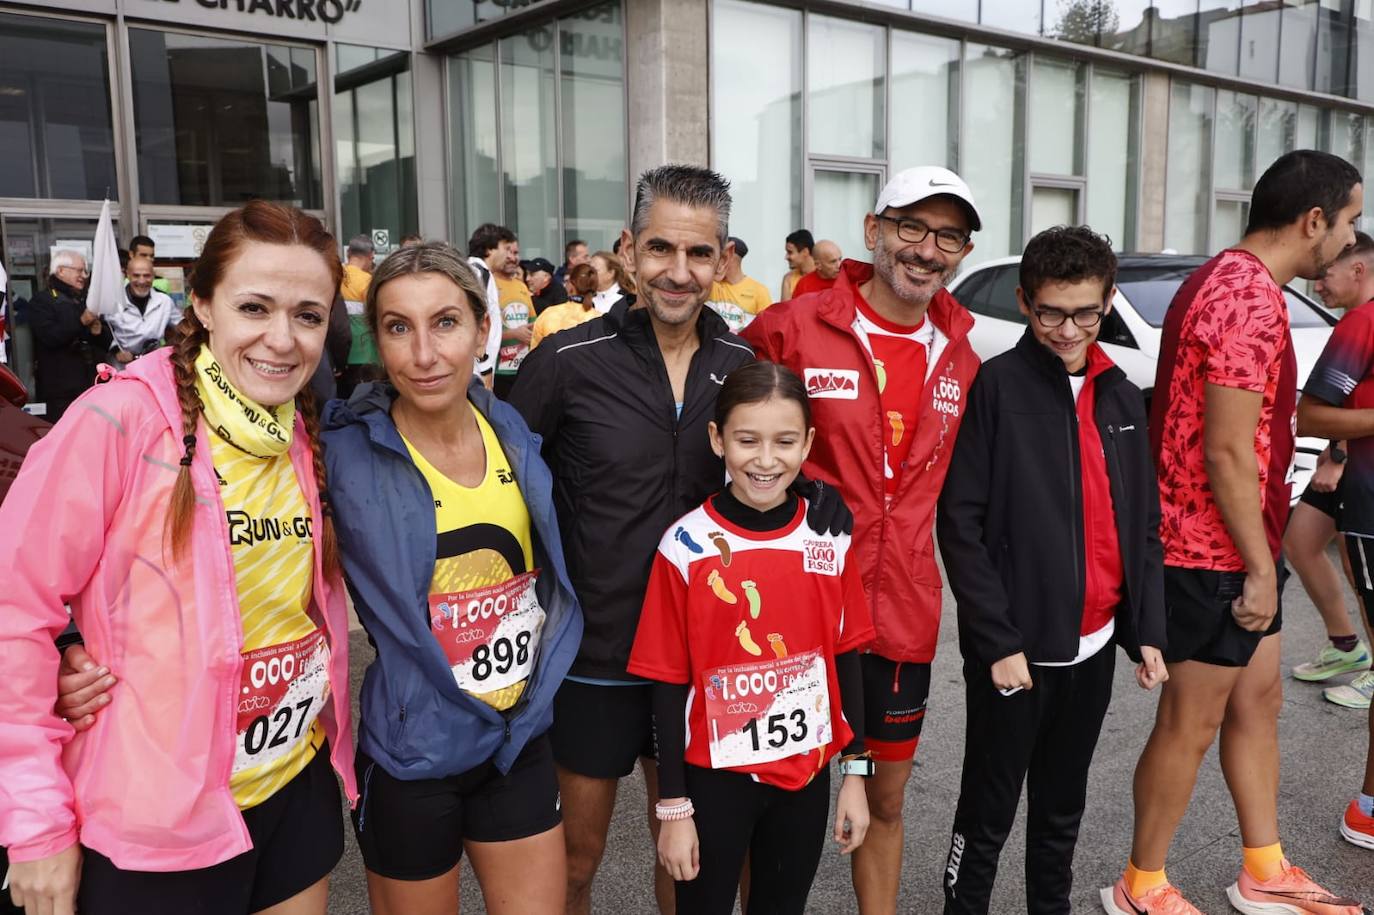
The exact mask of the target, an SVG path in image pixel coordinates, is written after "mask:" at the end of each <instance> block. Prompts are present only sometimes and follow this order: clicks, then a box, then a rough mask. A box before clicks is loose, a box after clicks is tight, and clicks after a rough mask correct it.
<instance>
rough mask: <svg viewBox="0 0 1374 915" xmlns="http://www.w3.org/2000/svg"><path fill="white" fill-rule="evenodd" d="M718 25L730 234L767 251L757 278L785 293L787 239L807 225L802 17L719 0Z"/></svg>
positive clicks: (720, 139) (721, 151)
mask: <svg viewBox="0 0 1374 915" xmlns="http://www.w3.org/2000/svg"><path fill="white" fill-rule="evenodd" d="M711 19H712V41H713V42H714V55H713V62H714V67H713V68H712V73H711V80H712V83H713V89H714V97H715V104H716V112H715V123H716V125H717V128H716V129H715V130H714V131H712V161H713V162H714V163H715V164H716V168H717V169H718V170H719V171H720V172H721V173H722V174H724V175H725V176H726V177H728V178H729V179H730V181H731V183H732V186H733V196H734V207H733V209H732V211H731V217H730V227H731V231H733V232H734V233H735V234H736V235H738V236H739V237H741V238H743V239H744V240H745V241H746V242H747V243H748V244H749V246H750V250H751V251H760V252H766V253H765V254H763V255H762V256H758V257H751V258H750V259H749V273H750V275H751V276H753V277H755V278H756V279H758V280H759V281H760V282H761V283H764V284H765V285H767V286H768V288H769V289H772V290H779V289H780V287H781V285H782V275H783V274H784V273H786V272H787V263H786V261H784V260H783V258H782V252H783V239H784V238H785V237H787V235H788V233H790V232H793V231H795V230H796V229H798V228H801V224H802V213H801V199H802V177H801V172H800V168H801V162H802V138H801V85H802V69H801V68H802V20H801V13H799V12H797V11H795V10H788V9H783V8H781V7H775V6H765V5H763V4H759V3H744V2H740V0H717V2H716V5H715V7H714V8H713V13H712V17H711ZM760 60H766V61H768V66H766V67H760V66H758V65H757V61H760ZM726 125H728V127H727V126H726Z"/></svg>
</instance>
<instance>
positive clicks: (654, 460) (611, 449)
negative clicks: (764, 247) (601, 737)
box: [510, 301, 754, 680]
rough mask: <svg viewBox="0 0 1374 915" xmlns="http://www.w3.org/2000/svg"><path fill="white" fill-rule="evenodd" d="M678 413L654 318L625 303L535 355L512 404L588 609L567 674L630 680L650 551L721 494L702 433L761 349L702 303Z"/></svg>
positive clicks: (524, 367)
mask: <svg viewBox="0 0 1374 915" xmlns="http://www.w3.org/2000/svg"><path fill="white" fill-rule="evenodd" d="M697 333H698V335H699V336H700V339H701V347H700V349H698V350H697V351H696V353H695V354H694V355H693V356H692V362H691V365H690V367H689V368H688V371H687V386H686V390H685V400H684V403H683V407H682V417H681V419H679V418H678V417H677V415H676V409H675V405H674V399H673V390H672V385H671V384H670V382H669V380H668V370H667V368H666V367H665V366H664V364H663V355H662V353H661V352H660V350H659V348H658V341H657V339H655V337H654V331H653V326H652V325H651V324H650V322H649V313H648V312H647V311H645V310H643V309H637V310H630V309H629V307H628V305H627V303H626V302H624V301H621V302H619V303H617V304H616V306H615V307H614V308H612V309H611V311H610V312H609V313H607V314H606V315H604V316H602V317H600V318H594V319H592V320H591V321H588V322H586V323H585V324H580V325H578V326H577V327H572V328H569V329H567V330H564V331H560V332H559V333H558V334H557V335H555V336H553V337H550V338H549V339H548V340H547V341H545V342H544V343H543V344H541V345H540V346H538V347H537V348H535V349H533V350H531V351H530V354H529V355H528V356H527V357H526V358H525V361H524V362H523V363H522V364H521V366H520V373H519V374H518V375H517V376H516V379H515V385H514V387H513V388H512V389H511V392H510V403H511V404H512V405H513V406H514V407H515V408H516V409H517V410H519V411H520V413H521V414H522V415H523V416H524V417H525V421H526V422H527V423H528V424H529V426H530V428H531V429H532V430H533V431H534V432H535V433H536V434H538V435H540V436H543V439H544V443H543V446H542V453H543V457H544V461H545V462H546V463H547V464H548V465H549V469H550V470H551V471H553V497H554V506H555V508H556V510H557V512H558V526H559V529H560V532H561V533H562V535H563V554H564V557H565V558H566V560H567V564H568V576H569V578H571V579H572V584H573V589H574V590H575V591H576V592H577V596H578V600H579V602H580V603H581V604H582V608H583V617H584V620H585V626H584V629H583V636H582V648H581V650H580V651H579V652H578V656H577V660H576V661H575V662H574V664H573V667H572V671H571V673H573V674H575V675H578V676H583V677H597V678H605V679H612V680H624V679H632V678H630V677H628V676H627V674H626V673H625V665H626V664H627V663H628V662H629V659H630V647H631V646H632V645H633V644H634V637H635V629H636V627H637V626H638V624H639V612H640V609H641V607H642V606H643V603H644V589H645V587H646V586H647V585H648V582H649V567H650V565H651V564H652V563H653V558H654V552H655V551H656V550H657V549H658V543H659V540H660V539H661V538H662V537H663V534H664V532H665V531H666V530H667V529H668V526H669V525H670V524H671V523H672V522H673V521H675V520H676V519H678V518H680V517H682V516H683V515H685V514H686V513H687V512H689V511H691V510H692V509H693V508H696V507H697V506H698V505H700V504H701V503H702V502H704V501H705V500H706V498H707V496H709V495H711V494H712V493H713V492H716V491H717V490H719V489H720V487H721V484H722V483H723V482H724V480H725V464H724V462H723V461H721V459H720V458H718V457H716V455H715V454H714V453H713V452H712V451H711V445H710V442H709V441H708V438H707V433H706V425H707V423H709V422H710V421H711V420H712V419H713V418H714V416H715V407H716V394H717V393H718V392H719V391H720V385H721V384H722V383H723V382H724V381H725V376H726V375H728V374H729V373H730V372H732V371H733V370H734V369H735V368H736V367H738V366H740V365H743V364H744V363H746V362H752V361H753V359H754V351H753V349H752V348H750V346H749V345H748V344H747V343H745V342H744V341H743V340H740V339H739V338H738V337H736V336H734V335H733V334H731V333H730V331H729V328H728V327H727V326H726V324H725V321H723V320H722V319H721V318H720V316H719V315H717V314H716V313H715V312H714V311H712V310H711V309H709V308H706V307H703V308H702V309H701V314H700V316H699V317H698V318H697Z"/></svg>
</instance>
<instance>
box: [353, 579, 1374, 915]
mask: <svg viewBox="0 0 1374 915" xmlns="http://www.w3.org/2000/svg"><path fill="white" fill-rule="evenodd" d="M1288 595H1289V600H1288V602H1287V605H1288V612H1287V613H1286V615H1285V627H1284V639H1285V644H1284V665H1285V672H1286V671H1287V669H1288V668H1289V667H1291V666H1292V665H1293V664H1297V663H1300V662H1301V661H1304V660H1306V659H1308V658H1309V657H1310V656H1311V655H1312V653H1313V652H1315V651H1316V649H1317V648H1318V647H1319V646H1320V645H1321V643H1322V640H1323V630H1322V627H1321V624H1320V621H1319V620H1318V618H1317V614H1316V611H1315V610H1314V609H1313V608H1312V605H1311V604H1310V603H1309V602H1308V600H1307V598H1306V595H1305V594H1303V593H1302V589H1301V587H1300V586H1299V585H1298V584H1297V582H1296V579H1295V580H1294V581H1293V582H1292V584H1290V586H1289V589H1288ZM353 647H354V657H355V659H356V660H355V663H354V676H355V683H356V681H357V679H358V677H359V676H360V675H361V670H362V667H363V666H364V664H365V663H366V661H367V660H369V659H370V658H371V656H372V650H371V648H370V647H369V646H368V645H367V642H366V639H365V638H363V636H362V634H361V633H357V634H355V639H354V643H353ZM1118 657H1119V663H1118V667H1117V678H1116V692H1115V694H1114V699H1113V704H1112V708H1111V711H1110V712H1109V713H1108V716H1107V721H1106V724H1105V726H1104V728H1103V734H1102V740H1101V743H1100V744H1099V746H1098V752H1097V757H1096V760H1095V763H1094V767H1093V775H1092V781H1091V784H1090V787H1089V793H1088V809H1087V815H1086V816H1085V818H1084V822H1083V830H1082V834H1081V836H1080V839H1079V844H1078V855H1077V859H1076V865H1075V873H1076V876H1077V888H1076V890H1075V892H1074V912H1075V913H1079V912H1082V913H1089V912H1100V911H1101V909H1100V908H1099V907H1098V903H1097V889H1098V887H1100V886H1102V885H1103V884H1105V883H1108V882H1110V881H1111V880H1113V879H1115V878H1116V876H1117V875H1118V874H1119V873H1120V871H1121V867H1122V864H1123V863H1124V861H1125V859H1126V855H1127V852H1128V850H1129V840H1130V823H1131V795H1130V782H1131V773H1132V772H1133V770H1134V767H1135V761H1136V758H1137V757H1138V755H1139V753H1140V748H1141V746H1142V745H1143V744H1144V741H1145V737H1146V735H1147V733H1148V730H1149V727H1150V724H1151V723H1152V721H1153V715H1154V704H1155V699H1154V694H1146V693H1144V692H1142V691H1141V690H1140V689H1139V687H1137V686H1136V685H1135V682H1134V679H1133V678H1132V677H1131V671H1130V669H1129V666H1128V664H1126V663H1125V656H1124V655H1119V656H1118ZM963 716H964V713H963V683H962V675H961V672H960V659H959V650H958V645H957V642H956V636H955V629H954V611H953V606H952V604H951V603H950V601H949V599H948V597H946V601H945V616H944V625H943V626H942V628H941V642H940V652H939V656H938V657H937V658H936V661H935V669H934V676H933V678H932V686H931V698H930V713H929V717H928V718H927V720H926V726H925V734H924V737H923V739H922V742H921V749H920V753H919V754H918V756H917V761H916V771H915V775H914V776H913V779H912V784H911V786H910V788H909V790H908V794H907V801H906V823H907V836H906V854H905V858H904V860H905V872H904V875H903V881H902V895H901V903H900V906H899V910H900V911H901V912H904V913H922V915H924V913H938V912H939V911H940V906H941V904H942V896H941V893H940V875H941V871H942V868H943V863H944V857H945V852H946V850H947V847H948V842H949V827H950V823H951V821H952V819H953V816H954V804H955V801H956V800H957V798H958V791H959V768H960V761H961V754H962V752H963V727H964V720H963ZM1365 722H1366V718H1365V716H1364V714H1363V713H1360V712H1352V711H1349V710H1346V709H1341V708H1338V707H1336V706H1334V705H1331V704H1330V703H1327V702H1325V701H1323V700H1322V698H1321V691H1320V689H1319V688H1316V687H1312V686H1309V685H1308V684H1304V683H1298V682H1296V681H1293V680H1287V681H1286V683H1285V696H1284V711H1283V718H1282V723H1281V731H1280V733H1281V740H1282V746H1283V754H1284V755H1283V783H1282V792H1281V796H1280V799H1279V812H1280V815H1281V817H1282V824H1283V835H1284V846H1285V848H1286V850H1287V851H1288V853H1289V855H1290V857H1291V858H1293V859H1294V860H1295V861H1297V862H1298V863H1300V864H1302V865H1303V866H1304V867H1306V868H1307V869H1308V870H1309V871H1311V872H1313V874H1314V876H1317V877H1318V879H1321V880H1324V881H1327V882H1328V883H1329V884H1331V885H1332V888H1333V889H1335V888H1337V887H1339V888H1340V889H1341V890H1342V891H1343V892H1346V893H1350V894H1353V895H1357V896H1360V897H1361V898H1363V899H1365V900H1368V901H1370V902H1371V903H1374V852H1368V851H1364V850H1361V849H1358V848H1356V847H1354V846H1352V845H1349V844H1347V843H1346V842H1344V841H1343V840H1342V839H1341V838H1340V836H1339V835H1338V834H1337V832H1336V824H1337V822H1338V820H1339V818H1340V815H1341V813H1342V811H1343V810H1344V808H1345V805H1346V804H1347V803H1348V801H1349V799H1350V797H1351V793H1352V792H1353V791H1355V790H1357V789H1358V787H1359V779H1360V774H1361V773H1362V771H1363V765H1364V753H1365V742H1366V736H1365V735H1366V731H1365V727H1366V724H1365ZM644 805H645V800H644V784H643V781H642V779H640V778H639V777H638V773H636V775H635V777H632V778H630V779H627V780H626V781H625V782H624V783H623V784H622V789H621V793H620V797H619V801H618V804H617V808H616V816H615V821H614V823H613V825H612V835H611V840H610V845H609V847H608V849H607V852H606V860H605V862H604V864H603V865H602V868H601V873H600V875H599V877H598V879H597V883H596V887H595V897H594V901H593V911H594V912H598V913H600V912H614V913H616V915H638V913H646V915H647V913H652V912H653V911H654V902H653V894H652V891H651V887H650V877H649V874H650V867H651V865H652V862H653V852H652V849H651V847H650V845H649V840H648V837H647V830H646V827H645V822H644V813H643V811H644V809H645V806H644ZM1021 839H1022V836H1021V833H1020V824H1019V823H1018V831H1017V832H1015V833H1013V837H1012V839H1011V841H1009V842H1008V844H1007V848H1006V851H1005V853H1004V855H1003V866H1002V872H1001V879H1000V881H999V885H998V889H997V892H996V894H995V896H994V897H993V907H992V911H993V912H996V913H1008V915H1010V913H1015V912H1024V911H1025V905H1024V902H1023V901H1022V898H1021V895H1020V894H1021V892H1022V889H1021V888H1022V886H1023V883H1022V873H1023V868H1022V864H1021V860H1022V857H1023V854H1024V844H1023V842H1022V841H1021ZM1239 860H1240V839H1239V836H1238V834H1237V831H1236V828H1235V814H1234V811H1233V809H1232V807H1231V802H1230V798H1229V795H1228V794H1227V793H1226V786H1225V784H1224V782H1223V780H1222V777H1221V772H1220V769H1219V768H1218V766H1217V763H1216V752H1215V750H1213V752H1212V754H1211V756H1210V758H1209V760H1208V762H1207V763H1206V765H1205V766H1204V768H1203V772H1202V775H1201V777H1200V778H1199V780H1198V786H1197V790H1196V792H1195V793H1194V795H1193V804H1192V807H1191V809H1190V810H1189V813H1188V816H1187V818H1186V819H1185V820H1184V823H1183V827H1182V829H1181V831H1180V833H1179V838H1178V840H1177V842H1176V844H1175V847H1174V852H1173V856H1172V858H1171V860H1170V865H1169V873H1170V877H1171V879H1172V880H1173V881H1174V883H1176V884H1177V885H1179V886H1180V887H1183V888H1184V889H1185V890H1186V891H1187V892H1188V893H1189V894H1190V895H1191V897H1192V898H1193V900H1194V902H1196V903H1197V904H1198V905H1199V906H1200V907H1201V908H1202V909H1203V910H1204V911H1206V912H1210V913H1224V912H1229V911H1231V909H1230V907H1229V905H1228V904H1227V901H1226V896H1225V888H1226V886H1228V885H1229V884H1230V883H1231V882H1232V881H1234V879H1235V876H1236V870H1237V868H1238V864H1239ZM462 904H463V912H464V913H476V912H482V911H484V909H483V907H482V900H481V895H480V893H479V892H478V891H477V881H476V879H475V878H474V877H473V875H472V872H471V870H468V869H466V868H465V872H464V876H463V893H462ZM330 911H331V913H338V915H354V913H358V915H362V913H366V912H367V894H366V889H365V885H364V881H363V874H362V865H361V862H360V860H359V858H358V855H357V852H356V847H355V846H354V844H353V841H352V836H351V835H350V836H349V841H348V852H347V854H346V856H345V858H344V861H343V863H342V864H341V865H340V867H339V869H338V870H337V871H336V872H335V875H334V882H333V898H332V904H331V906H330ZM809 911H811V912H816V913H825V915H830V913H849V912H854V911H856V909H855V905H854V900H853V895H852V892H851V889H850V884H849V869H848V866H847V862H845V861H844V860H843V859H841V858H840V857H839V855H838V854H833V853H829V852H828V853H827V855H826V857H825V858H824V859H823V861H822V863H821V869H820V873H819V874H818V875H817V877H816V882H815V886H814V889H813V891H812V894H811V906H810V909H809Z"/></svg>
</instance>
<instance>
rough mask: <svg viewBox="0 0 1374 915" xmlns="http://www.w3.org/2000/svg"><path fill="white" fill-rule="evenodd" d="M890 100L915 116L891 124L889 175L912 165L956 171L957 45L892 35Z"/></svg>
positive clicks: (906, 34)
mask: <svg viewBox="0 0 1374 915" xmlns="http://www.w3.org/2000/svg"><path fill="white" fill-rule="evenodd" d="M892 97H893V98H895V99H917V100H919V104H920V117H894V118H893V119H892V168H893V170H894V171H900V170H901V169H904V168H910V167H911V166H913V165H943V166H945V167H946V168H952V169H957V163H958V157H957V153H958V133H959V42H958V41H955V40H953V39H950V38H936V37H934V36H932V35H920V34H917V33H916V32H901V31H893V33H892Z"/></svg>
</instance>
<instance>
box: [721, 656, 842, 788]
mask: <svg viewBox="0 0 1374 915" xmlns="http://www.w3.org/2000/svg"><path fill="white" fill-rule="evenodd" d="M702 676H703V680H704V683H703V693H704V695H705V696H706V724H707V729H708V733H707V739H708V743H709V746H710V750H711V766H712V768H715V769H727V768H736V767H740V766H754V765H759V764H762V763H767V762H772V761H774V760H777V759H785V758H787V757H789V756H797V755H800V754H802V753H807V752H810V751H811V750H814V749H816V748H817V747H824V746H826V745H827V744H829V743H830V739H831V736H832V733H831V727H830V690H829V687H828V683H827V677H826V664H825V657H824V656H823V655H822V654H821V652H820V649H815V650H812V651H808V652H803V653H800V654H794V655H789V656H787V657H785V658H773V659H769V660H766V661H755V662H752V663H748V664H731V665H728V666H726V667H717V668H715V669H713V670H708V671H706V672H705V673H704V674H703V675H702Z"/></svg>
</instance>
